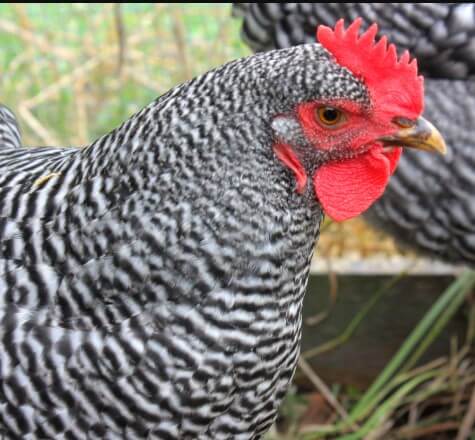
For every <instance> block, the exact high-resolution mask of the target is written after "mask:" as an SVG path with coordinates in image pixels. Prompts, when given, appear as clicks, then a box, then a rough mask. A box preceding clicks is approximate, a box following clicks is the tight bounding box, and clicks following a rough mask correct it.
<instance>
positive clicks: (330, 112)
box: [323, 107, 338, 122]
mask: <svg viewBox="0 0 475 440" xmlns="http://www.w3.org/2000/svg"><path fill="white" fill-rule="evenodd" d="M323 117H324V118H325V121H328V122H334V121H336V120H337V119H338V110H337V109H335V108H331V107H329V108H326V109H325V110H324V111H323Z"/></svg>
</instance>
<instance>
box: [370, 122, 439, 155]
mask: <svg viewBox="0 0 475 440" xmlns="http://www.w3.org/2000/svg"><path fill="white" fill-rule="evenodd" d="M395 122H396V123H397V124H398V125H400V126H401V129H400V130H399V131H397V132H396V133H393V134H391V135H388V136H383V137H381V138H379V140H380V141H382V142H383V143H384V144H385V145H387V146H393V147H394V146H400V147H409V148H417V149H418V150H424V151H432V152H436V153H440V154H445V153H447V147H446V145H445V141H444V138H443V137H442V135H441V134H440V132H439V130H437V128H435V127H434V126H433V125H432V124H431V123H430V122H429V121H428V120H427V119H424V118H423V117H422V116H421V117H419V118H418V119H416V121H415V122H412V123H411V124H410V125H409V124H408V121H405V120H403V119H401V120H400V123H398V120H396V121H395Z"/></svg>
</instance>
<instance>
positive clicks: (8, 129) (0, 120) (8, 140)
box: [0, 104, 21, 148]
mask: <svg viewBox="0 0 475 440" xmlns="http://www.w3.org/2000/svg"><path fill="white" fill-rule="evenodd" d="M20 145H21V135H20V129H19V127H18V123H17V120H16V117H15V114H14V113H13V112H12V111H11V110H10V109H9V108H8V107H5V106H4V105H1V104H0V148H16V147H19V146H20Z"/></svg>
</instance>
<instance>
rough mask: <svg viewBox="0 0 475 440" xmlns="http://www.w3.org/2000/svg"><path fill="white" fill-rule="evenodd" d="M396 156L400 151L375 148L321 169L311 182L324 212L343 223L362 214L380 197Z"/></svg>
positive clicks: (394, 167)
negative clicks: (385, 150)
mask: <svg viewBox="0 0 475 440" xmlns="http://www.w3.org/2000/svg"><path fill="white" fill-rule="evenodd" d="M400 155H401V149H400V148H395V149H394V150H393V151H391V152H384V151H383V149H382V147H381V146H375V147H374V148H372V149H371V150H369V151H368V152H367V153H365V154H362V155H361V156H359V157H356V158H352V159H348V160H342V161H339V162H336V161H335V162H329V163H327V164H325V165H323V166H321V167H320V168H319V169H318V170H317V171H316V173H315V175H314V176H313V182H314V186H315V192H316V194H317V197H318V200H319V201H320V203H321V205H322V207H323V209H324V211H325V213H326V214H327V215H329V216H330V217H331V218H332V219H333V220H335V221H343V220H347V219H349V218H352V217H356V216H357V215H359V214H361V213H362V212H364V211H366V209H368V208H369V207H370V206H371V204H372V203H374V202H375V201H376V200H377V199H378V198H379V197H380V196H381V195H382V194H383V192H384V189H385V188H386V185H387V183H388V181H389V177H390V176H391V174H392V173H393V172H394V170H395V169H396V166H397V163H398V161H399V157H400Z"/></svg>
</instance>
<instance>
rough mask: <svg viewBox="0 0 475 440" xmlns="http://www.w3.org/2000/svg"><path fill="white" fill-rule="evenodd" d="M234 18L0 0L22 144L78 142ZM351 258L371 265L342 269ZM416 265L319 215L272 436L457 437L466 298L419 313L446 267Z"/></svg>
mask: <svg viewBox="0 0 475 440" xmlns="http://www.w3.org/2000/svg"><path fill="white" fill-rule="evenodd" d="M240 25H241V21H240V19H239V18H233V17H232V16H231V4H211V3H210V4H186V5H185V4H138V3H137V4H0V48H1V49H0V102H2V103H4V104H6V105H7V106H9V107H10V108H11V109H12V110H13V111H14V112H15V113H16V114H17V116H18V119H19V122H20V125H21V129H22V135H23V143H24V144H25V145H29V146H38V145H51V146H56V145H61V146H65V145H85V144H88V143H89V142H91V141H93V140H95V139H96V138H97V137H99V136H101V135H103V134H105V133H107V132H109V131H110V130H112V129H113V128H114V127H116V126H118V125H119V124H121V123H122V122H123V121H125V120H126V119H127V118H128V117H130V116H131V115H132V114H133V113H135V112H136V111H138V110H140V109H141V108H142V107H144V106H145V105H147V104H149V103H150V102H151V101H152V100H154V99H155V98H156V97H157V96H159V95H161V94H163V93H164V92H166V91H168V90H169V89H170V88H172V87H173V86H175V85H177V84H179V83H181V82H183V81H186V80H188V79H190V78H193V77H194V76H197V75H199V74H201V73H204V72H205V71H207V70H209V69H211V68H213V67H216V66H218V65H221V64H223V63H225V62H227V61H230V60H232V59H235V58H238V57H242V56H247V55H250V54H251V50H250V49H249V48H248V47H246V46H245V45H244V43H243V42H242V40H241V38H240ZM342 261H343V262H344V263H342ZM361 261H369V262H373V263H374V262H377V271H376V272H377V273H373V272H371V270H368V269H367V268H366V269H362V270H361V271H357V272H355V271H354V270H353V269H352V270H350V271H349V270H348V269H346V268H348V267H353V268H354V264H352V263H356V262H358V263H360V262H361ZM348 263H349V264H348ZM373 263H370V267H374V265H373V266H371V264H373ZM430 264H432V263H430ZM418 265H419V263H418V260H416V258H415V256H414V255H413V254H411V253H410V252H408V251H405V250H401V249H398V248H397V247H396V245H395V244H394V242H393V241H392V239H391V238H389V237H387V236H385V235H383V234H382V233H380V232H376V231H374V230H372V229H370V228H369V227H368V226H366V224H365V223H364V222H363V221H362V220H360V219H355V220H352V221H348V222H345V223H344V224H335V223H332V222H331V221H326V223H325V225H324V226H323V229H322V235H321V238H320V243H319V246H318V253H317V258H316V263H315V265H314V273H313V275H312V277H311V280H310V283H309V294H308V295H307V299H306V301H307V302H306V305H305V313H304V319H305V329H304V341H303V355H302V358H301V362H300V364H299V366H300V368H299V371H298V372H297V375H296V380H295V386H294V388H293V390H291V392H290V393H289V396H288V398H287V401H286V403H285V404H284V405H283V407H282V417H281V419H280V420H279V424H278V426H276V427H275V429H274V430H273V432H271V434H270V437H269V438H279V439H284V438H288V439H293V438H298V436H300V435H304V436H306V438H348V439H350V438H351V439H360V438H361V439H363V438H368V439H370V438H371V439H376V438H389V439H391V438H394V439H400V438H401V439H402V438H427V439H437V438H441V439H445V438H447V439H450V438H456V437H455V436H456V434H457V431H458V430H459V427H460V424H461V421H462V419H463V417H464V415H465V414H466V412H467V408H468V406H469V395H470V393H471V390H472V389H473V387H474V384H475V366H474V362H473V358H471V357H470V356H469V355H468V354H467V353H468V352H469V348H467V346H468V347H470V345H471V344H473V340H474V337H475V312H474V310H475V308H474V307H473V304H472V307H471V308H469V307H466V308H465V309H463V310H459V309H458V308H455V309H454V310H452V309H451V310H449V311H450V313H449V314H446V315H444V316H443V317H442V318H440V319H439V317H438V316H436V315H435V314H434V315H433V316H432V320H430V319H429V320H427V321H425V324H424V325H425V327H424V326H422V327H418V325H420V320H422V319H423V317H424V316H426V317H427V314H429V315H430V312H431V310H432V309H431V306H432V305H433V304H434V303H435V302H436V300H437V298H438V296H439V295H440V294H441V293H442V292H443V290H444V289H445V288H446V287H447V286H449V285H450V284H451V283H452V282H453V280H454V276H455V273H456V272H457V271H456V270H452V268H445V267H442V268H441V269H440V271H438V275H437V276H434V275H433V274H428V273H427V272H424V271H419V272H418V270H417V268H418ZM467 285H468V284H467ZM462 287H463V286H462ZM467 289H468V288H467ZM460 292H462V293H460ZM460 292H459V297H460V298H462V300H463V298H464V297H465V294H466V291H460ZM456 293H457V292H456ZM462 294H463V295H462ZM453 295H455V294H453ZM403 304H405V307H406V308H404V306H403ZM445 304H446V305H445V307H447V308H449V307H448V305H447V304H448V303H445ZM458 304H459V305H460V302H459V303H458ZM443 306H444V305H443V304H442V306H439V308H440V307H443ZM396 309H399V312H398V313H395V310H396ZM454 317H456V318H454ZM438 319H439V320H438ZM449 321H450V325H448V326H447V324H448V323H449ZM429 328H434V329H435V330H434V331H433V332H432V333H431V332H430V331H428V329H429ZM414 329H416V330H414ZM418 329H419V330H418ZM414 332H415V333H414ZM411 337H412V339H411ZM467 341H468V342H467ZM401 347H403V348H402V350H403V351H404V347H406V348H405V350H406V354H404V353H402V354H401ZM418 347H422V349H421V350H419V351H418V350H417V348H418ZM429 348H430V350H429ZM426 349H427V350H426ZM431 350H432V351H431ZM408 353H409V354H411V356H409V354H408ZM396 373H397V374H396ZM424 375H425V376H424ZM381 378H382V379H381ZM378 380H380V382H379V385H378ZM411 381H412V382H411ZM371 384H373V388H369V387H370V385H371ZM375 384H376V387H375V388H374V385H375ZM421 384H422V385H421ZM402 386H406V388H404V389H403V391H401V390H402V388H401V387H402ZM368 388H369V390H370V391H371V390H372V391H371V392H370V394H368V392H367V391H365V390H368ZM404 390H405V391H404ZM383 391H384V392H385V393H386V394H384V392H383ZM365 392H366V394H365ZM398 393H399V394H398ZM473 411H474V412H475V409H474V410H473ZM355 414H356V415H355ZM372 414H374V416H372ZM353 416H355V418H353ZM354 420H357V421H356V422H355V421H354ZM348 431H353V432H355V433H356V434H355V436H353V437H346V436H344V435H346V434H344V433H346V432H348ZM358 433H359V434H358ZM470 435H472V434H470ZM461 438H462V437H461ZM463 438H469V437H463ZM470 439H472V440H475V434H474V435H472V436H471V437H470Z"/></svg>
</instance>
